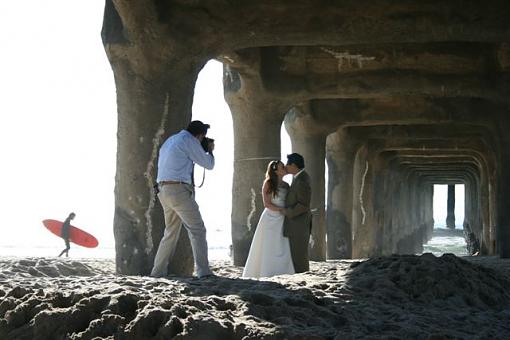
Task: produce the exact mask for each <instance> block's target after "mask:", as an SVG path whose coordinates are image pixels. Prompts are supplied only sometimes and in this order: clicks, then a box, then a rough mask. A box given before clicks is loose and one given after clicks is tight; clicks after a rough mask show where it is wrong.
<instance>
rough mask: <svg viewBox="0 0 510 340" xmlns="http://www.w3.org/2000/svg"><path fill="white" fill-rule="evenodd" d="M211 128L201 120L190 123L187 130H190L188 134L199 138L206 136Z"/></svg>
mask: <svg viewBox="0 0 510 340" xmlns="http://www.w3.org/2000/svg"><path fill="white" fill-rule="evenodd" d="M210 127H211V126H210V125H209V124H204V123H202V122H201V121H199V120H194V121H192V122H191V123H189V125H188V127H187V128H186V130H188V132H189V133H191V134H192V135H193V136H198V135H206V134H207V130H208V129H209V128H210Z"/></svg>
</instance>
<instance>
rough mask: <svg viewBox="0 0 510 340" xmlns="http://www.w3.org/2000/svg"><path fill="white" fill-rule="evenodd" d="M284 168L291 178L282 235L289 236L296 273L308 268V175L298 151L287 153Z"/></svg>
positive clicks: (310, 192)
mask: <svg viewBox="0 0 510 340" xmlns="http://www.w3.org/2000/svg"><path fill="white" fill-rule="evenodd" d="M285 170H287V173H289V174H292V175H293V180H292V185H291V186H290V190H289V193H288V194H287V198H286V199H285V207H286V211H285V222H284V224H283V235H284V236H286V237H288V238H289V243H290V252H291V255H292V262H293V263H294V269H295V271H296V273H302V272H306V271H308V270H309V269H310V267H309V264H308V242H309V240H310V232H311V221H312V215H311V213H310V199H311V196H312V190H311V188H310V176H308V174H307V173H306V171H305V160H304V159H303V156H301V155H300V154H298V153H293V154H290V155H287V165H286V166H285Z"/></svg>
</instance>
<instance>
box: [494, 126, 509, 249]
mask: <svg viewBox="0 0 510 340" xmlns="http://www.w3.org/2000/svg"><path fill="white" fill-rule="evenodd" d="M504 125H507V124H504ZM509 148H510V138H509V137H508V126H507V127H506V132H502V133H501V149H500V159H499V169H498V172H497V173H498V178H497V199H496V204H497V212H496V246H497V250H498V253H499V256H500V257H501V258H510V190H509V188H510V150H509Z"/></svg>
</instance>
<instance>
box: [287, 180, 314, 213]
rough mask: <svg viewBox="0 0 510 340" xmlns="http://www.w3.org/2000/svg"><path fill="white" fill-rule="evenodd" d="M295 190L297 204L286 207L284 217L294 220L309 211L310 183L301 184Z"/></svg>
mask: <svg viewBox="0 0 510 340" xmlns="http://www.w3.org/2000/svg"><path fill="white" fill-rule="evenodd" d="M295 189H296V200H297V203H296V204H294V206H292V207H287V211H286V212H285V216H287V217H289V218H294V217H296V216H299V215H302V214H304V213H307V212H309V211H310V201H311V199H312V189H311V188H310V183H308V182H301V183H299V185H298V186H297V188H295Z"/></svg>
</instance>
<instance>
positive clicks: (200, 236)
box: [151, 184, 211, 277]
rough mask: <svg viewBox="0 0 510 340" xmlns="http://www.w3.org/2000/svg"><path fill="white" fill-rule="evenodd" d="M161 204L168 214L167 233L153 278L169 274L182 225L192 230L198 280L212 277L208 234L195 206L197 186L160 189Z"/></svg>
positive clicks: (158, 254)
mask: <svg viewBox="0 0 510 340" xmlns="http://www.w3.org/2000/svg"><path fill="white" fill-rule="evenodd" d="M158 198H159V201H160V202H161V205H162V206H163V211H164V213H165V226H166V227H165V232H164V234H163V238H162V239H161V242H160V243H159V247H158V251H157V253H156V257H155V258H154V267H153V268H152V272H151V276H155V277H161V276H166V275H167V274H168V262H169V260H170V258H171V257H173V256H174V253H175V248H176V247H177V241H178V240H179V234H180V232H181V225H184V227H185V228H186V229H187V230H188V235H189V239H190V241H191V248H192V249H193V257H194V259H195V270H196V274H197V276H198V277H201V276H204V275H209V274H211V270H210V269H209V260H208V257H207V240H206V236H205V235H206V230H205V225H204V221H203V220H202V216H201V215H200V211H199V209H198V204H197V202H195V195H194V189H193V186H191V185H189V184H167V185H163V186H160V192H159V194H158Z"/></svg>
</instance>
